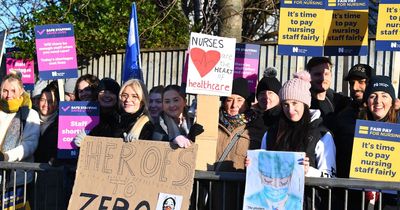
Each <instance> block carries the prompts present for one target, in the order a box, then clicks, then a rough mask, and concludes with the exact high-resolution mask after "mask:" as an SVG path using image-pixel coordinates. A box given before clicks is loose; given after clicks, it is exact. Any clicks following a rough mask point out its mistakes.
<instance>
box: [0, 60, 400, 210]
mask: <svg viewBox="0 0 400 210" xmlns="http://www.w3.org/2000/svg"><path fill="white" fill-rule="evenodd" d="M332 66H333V64H332V62H331V61H330V60H329V59H328V58H325V57H315V58H312V59H311V60H310V61H309V62H308V63H307V71H303V72H298V73H296V74H295V75H294V78H293V79H290V80H288V81H286V82H285V83H284V84H283V85H282V84H281V83H280V82H279V80H278V79H277V78H276V75H277V70H276V69H275V68H267V69H266V71H265V73H264V75H263V78H262V79H261V80H260V81H259V82H258V85H257V88H256V93H255V95H252V94H251V93H250V91H249V88H248V81H247V80H245V79H243V78H237V79H234V80H233V85H232V94H231V96H228V97H221V98H220V101H221V106H220V110H219V118H218V119H219V124H218V141H217V151H216V152H215V154H210V155H215V159H216V162H215V164H214V169H215V171H217V172H218V171H226V172H243V171H245V168H246V165H248V164H250V163H251V160H249V159H246V152H247V150H252V149H266V150H274V151H296V152H305V154H306V158H305V159H304V161H303V162H302V164H303V165H304V167H305V176H311V177H326V178H329V177H340V178H348V177H349V172H350V163H351V156H352V154H351V153H352V145H353V137H354V131H355V123H356V120H357V119H364V120H371V121H382V122H390V123H400V117H399V107H400V102H399V99H397V98H396V96H395V90H394V88H393V86H392V83H391V80H390V78H389V77H387V76H375V72H374V69H373V68H372V67H370V66H368V65H366V64H357V65H355V66H353V67H352V68H351V69H350V70H349V72H348V75H347V76H346V79H345V80H346V81H348V82H349V86H350V97H347V96H344V95H341V94H339V93H336V92H335V91H334V90H332V89H330V87H331V79H332ZM64 90H65V93H64V100H66V101H74V100H75V101H97V102H98V104H99V107H100V123H99V124H98V125H97V126H96V127H94V128H93V129H92V130H91V131H90V133H85V131H83V130H82V131H81V132H79V133H78V135H77V136H76V137H75V139H74V141H73V143H74V144H75V145H76V146H77V147H79V146H80V145H81V144H82V141H84V139H85V137H86V136H87V135H91V136H103V137H117V138H122V139H123V140H124V141H126V142H131V141H134V140H138V139H141V140H158V141H168V142H172V143H174V144H177V145H178V146H179V147H182V148H187V147H190V145H191V144H193V142H195V140H196V136H198V135H199V134H201V133H202V132H203V131H204V130H203V127H202V125H199V124H198V123H196V118H195V116H193V115H191V114H190V113H189V112H188V107H187V99H186V93H185V90H184V89H183V88H182V87H181V86H178V85H168V86H166V87H163V86H156V87H153V88H152V89H151V90H150V94H149V93H148V87H146V85H145V84H144V83H143V82H142V81H140V80H137V79H131V80H128V81H126V82H125V83H124V84H122V86H120V85H119V84H118V83H117V82H116V81H115V80H113V79H111V78H103V79H101V80H99V79H98V78H97V77H96V76H94V75H89V74H87V75H83V76H81V77H79V78H78V79H69V80H67V81H66V83H65V87H64ZM254 96H255V99H256V100H254ZM59 101H60V96H59V91H58V83H57V82H56V81H54V82H50V83H49V84H47V83H43V82H38V83H37V84H36V86H35V90H34V91H33V92H32V94H31V98H29V95H28V93H27V92H26V91H25V90H24V89H23V84H22V82H21V77H20V75H18V74H16V73H11V74H9V75H7V76H6V77H4V78H3V80H2V83H1V100H0V145H1V152H0V161H9V162H17V161H25V162H33V161H36V162H42V163H50V164H54V163H56V162H57V136H58V134H57V133H58V104H59ZM254 101H256V102H254ZM21 177H23V176H21ZM28 179H30V177H28ZM20 184H21V183H19V182H18V180H17V185H20ZM234 188H235V187H233V186H229V185H226V186H224V187H223V188H221V187H219V186H218V185H216V186H215V187H214V189H213V190H214V191H215V192H216V193H214V196H215V195H217V196H218V195H221V194H220V191H221V190H225V191H229V192H230V193H226V194H225V195H226V196H228V197H229V198H228V199H225V200H226V201H227V202H226V203H225V204H222V203H221V202H219V203H217V205H224V206H225V207H227V209H234V208H236V207H235V205H236V203H240V202H231V201H232V200H243V194H242V193H243V192H236V191H235V189H234ZM378 194H379V193H375V192H368V194H367V198H368V199H370V200H373V201H376V200H378V199H379V195H378ZM342 195H343V193H341V192H338V196H337V199H339V200H340V199H343V196H344V195H343V196H342ZM311 196H312V193H311V191H309V189H307V188H306V191H305V202H304V209H312V207H311V206H312V205H311ZM349 196H350V197H351V196H353V197H351V198H356V199H359V200H361V199H362V193H361V191H357V190H351V191H350V192H349ZM317 198H318V199H317V200H316V204H317V205H316V209H325V208H326V207H325V206H324V205H325V202H324V201H323V200H324V198H325V197H324V195H323V193H320V194H318V193H317ZM213 199H217V197H214V198H213ZM368 199H367V201H366V202H369V200H368ZM396 204H397V200H396V198H395V197H391V196H384V200H383V205H384V208H387V209H389V208H390V206H393V205H396ZM335 208H336V207H335ZM337 208H338V209H340V207H337ZM349 208H350V209H360V208H361V204H360V202H349ZM213 209H220V207H219V206H213Z"/></svg>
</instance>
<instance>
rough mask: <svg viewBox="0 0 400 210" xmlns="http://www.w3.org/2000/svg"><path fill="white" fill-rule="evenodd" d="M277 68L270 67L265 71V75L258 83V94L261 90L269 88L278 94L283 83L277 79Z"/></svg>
mask: <svg viewBox="0 0 400 210" xmlns="http://www.w3.org/2000/svg"><path fill="white" fill-rule="evenodd" d="M276 74H277V71H276V68H275V67H269V68H267V69H265V71H264V77H263V78H262V79H261V80H260V81H259V82H258V84H257V96H258V94H259V93H260V92H261V91H265V90H269V91H272V92H274V93H276V94H277V95H278V94H279V90H280V89H281V88H282V84H281V83H280V82H279V81H278V80H277V79H276Z"/></svg>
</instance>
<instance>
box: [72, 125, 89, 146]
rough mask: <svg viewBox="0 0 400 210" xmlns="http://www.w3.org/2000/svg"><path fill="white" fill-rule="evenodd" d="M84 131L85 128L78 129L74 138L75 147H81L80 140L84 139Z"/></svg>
mask: <svg viewBox="0 0 400 210" xmlns="http://www.w3.org/2000/svg"><path fill="white" fill-rule="evenodd" d="M85 137H86V133H85V130H83V129H82V130H80V131H79V132H78V134H77V135H76V136H75V138H74V144H75V146H77V147H81V144H82V141H83V140H84V139H85Z"/></svg>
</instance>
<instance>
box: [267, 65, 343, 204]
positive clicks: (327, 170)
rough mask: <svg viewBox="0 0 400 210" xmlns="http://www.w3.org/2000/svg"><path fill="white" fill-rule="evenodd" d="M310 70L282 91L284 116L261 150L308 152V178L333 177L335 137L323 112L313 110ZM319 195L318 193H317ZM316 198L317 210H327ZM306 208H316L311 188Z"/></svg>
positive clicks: (334, 169)
mask: <svg viewBox="0 0 400 210" xmlns="http://www.w3.org/2000/svg"><path fill="white" fill-rule="evenodd" d="M310 81H311V79H310V74H309V73H308V72H306V71H302V72H298V73H295V74H294V78H293V79H291V80H289V81H287V82H286V83H285V84H284V85H283V86H282V89H281V90H280V91H279V99H280V101H281V106H282V114H281V116H280V118H279V121H278V122H277V123H275V124H274V125H273V126H272V127H271V128H270V129H269V130H268V131H267V132H266V133H265V134H264V137H263V140H262V144H261V148H262V149H266V150H275V151H293V152H305V153H306V158H305V160H304V161H300V163H299V164H304V167H305V175H306V176H307V177H333V176H335V172H336V161H335V158H336V148H335V144H334V141H333V138H332V135H331V134H330V133H329V132H328V130H327V129H326V128H325V127H324V126H323V125H322V118H321V117H320V116H321V112H320V111H319V110H310V109H309V107H310V104H311V93H310V90H309V89H310V88H311V83H310ZM317 194H318V193H317ZM321 199H322V197H321V196H318V195H317V196H316V200H315V205H316V206H315V207H316V208H315V209H326V206H322V205H321V204H323V203H327V202H322V201H321ZM303 203H304V207H303V209H312V191H311V188H307V187H306V189H305V196H304V202H303Z"/></svg>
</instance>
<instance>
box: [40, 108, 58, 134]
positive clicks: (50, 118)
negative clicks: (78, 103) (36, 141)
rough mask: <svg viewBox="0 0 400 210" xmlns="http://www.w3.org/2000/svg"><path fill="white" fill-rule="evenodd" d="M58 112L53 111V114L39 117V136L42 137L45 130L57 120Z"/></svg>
mask: <svg viewBox="0 0 400 210" xmlns="http://www.w3.org/2000/svg"><path fill="white" fill-rule="evenodd" d="M57 116H58V111H55V112H54V113H53V114H50V115H47V116H43V115H41V114H40V115H39V117H40V135H43V134H44V132H45V131H46V130H47V128H48V127H49V126H50V125H51V124H52V123H53V122H54V121H55V120H56V119H57Z"/></svg>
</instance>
